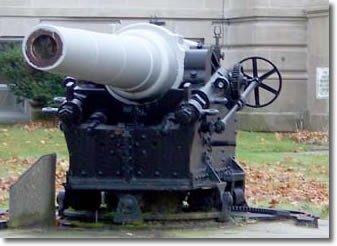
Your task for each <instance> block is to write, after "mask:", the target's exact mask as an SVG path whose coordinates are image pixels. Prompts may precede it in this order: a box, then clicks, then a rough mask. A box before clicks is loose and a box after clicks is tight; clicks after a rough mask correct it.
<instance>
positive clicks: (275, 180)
mask: <svg viewBox="0 0 337 246" xmlns="http://www.w3.org/2000/svg"><path fill="white" fill-rule="evenodd" d="M237 143H238V146H237V157H236V158H237V159H238V160H239V162H240V163H241V164H242V166H243V168H244V169H245V171H246V197H247V201H248V203H249V205H252V206H255V205H257V206H264V207H270V206H272V207H278V208H291V209H301V210H303V209H304V210H306V211H310V212H313V213H315V214H318V215H321V216H322V217H324V216H326V215H327V214H328V211H329V196H328V192H329V190H328V186H329V155H328V153H327V152H317V153H316V152H312V153H309V154H308V152H309V151H311V150H312V149H315V148H317V147H320V148H321V147H322V146H315V145H309V144H304V143H298V142H295V141H293V140H291V139H290V138H289V137H287V136H284V135H282V134H279V133H256V132H243V131H240V132H239V133H238V139H237ZM325 148H326V149H327V148H328V146H327V145H325ZM48 153H56V154H57V156H58V159H59V160H61V162H62V163H61V164H62V165H61V166H63V169H62V170H61V171H62V172H64V170H65V168H64V165H63V164H64V163H65V162H67V161H66V160H67V148H66V144H65V140H64V137H63V134H62V132H61V131H59V130H58V129H56V128H50V127H36V126H31V125H14V126H9V125H0V208H1V207H8V193H7V192H8V188H9V185H10V184H11V183H12V182H14V181H15V177H18V176H19V175H20V174H21V173H22V172H23V171H24V170H26V169H27V168H28V167H29V166H30V165H31V163H32V162H33V161H34V160H36V159H37V158H38V157H39V156H41V155H44V154H48ZM58 164H60V162H59V163H58ZM58 166H60V165H58ZM61 171H60V170H59V172H61ZM62 175H63V174H62ZM62 175H61V174H59V176H60V177H64V175H63V176H62Z"/></svg>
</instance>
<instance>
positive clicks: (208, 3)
mask: <svg viewBox="0 0 337 246" xmlns="http://www.w3.org/2000/svg"><path fill="white" fill-rule="evenodd" d="M151 19H152V20H153V19H157V20H160V21H163V22H164V25H165V27H167V28H168V29H170V30H172V31H174V32H177V33H180V34H182V35H183V36H184V37H185V38H190V39H193V40H198V41H202V42H204V43H208V44H210V43H213V42H214V39H213V28H214V26H215V25H216V26H220V28H221V30H222V32H223V37H222V40H221V44H222V48H223V51H224V54H225V60H224V62H223V65H224V66H225V67H230V66H232V65H233V64H234V63H236V62H238V61H240V60H242V59H243V58H244V57H247V56H262V57H265V58H267V59H269V60H271V61H272V62H273V63H275V65H276V66H277V67H278V68H279V69H280V72H281V74H282V77H283V90H282V92H281V95H280V97H279V99H278V100H277V101H276V102H275V103H273V104H271V105H270V106H268V107H265V108H262V109H258V110H255V109H254V110H251V109H249V108H248V109H245V110H244V111H242V112H240V117H239V122H240V127H241V129H246V130H263V131H274V130H277V131H292V130H296V129H328V127H329V109H328V107H329V95H328V94H329V93H328V86H329V2H328V0H297V1H292V0H185V1H178V0H118V1H113V0H97V1H91V0H73V1H68V0H58V1H52V0H1V1H0V45H1V43H4V42H5V43H6V42H9V41H17V40H21V39H22V38H23V36H24V35H25V33H26V32H27V31H28V30H29V29H30V28H31V27H32V26H34V25H36V24H38V23H40V22H44V23H53V24H56V25H63V26H68V27H78V28H84V29H88V30H94V31H98V32H106V33H111V32H113V31H115V30H117V29H118V28H120V27H121V26H123V25H127V24H130V23H135V22H149V20H151ZM0 47H1V46H0ZM0 80H1V78H0ZM16 101H17V100H16V99H15V97H14V96H12V95H10V93H8V91H6V87H5V85H1V84H0V122H1V121H2V122H4V121H11V120H13V119H14V120H15V121H18V120H27V119H28V118H29V107H27V105H25V103H20V104H17V103H16Z"/></svg>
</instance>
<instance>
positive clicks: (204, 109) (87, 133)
mask: <svg viewBox="0 0 337 246" xmlns="http://www.w3.org/2000/svg"><path fill="white" fill-rule="evenodd" d="M217 34H218V33H217ZM216 36H217V35H216ZM220 51H221V49H220V47H219V46H217V47H213V46H207V45H203V44H197V43H195V42H192V41H188V40H185V39H183V38H182V37H181V36H179V35H177V34H174V33H172V32H170V31H168V30H167V29H165V28H163V27H159V26H155V25H151V24H135V25H130V26H127V27H124V28H122V29H121V30H119V31H118V32H116V33H114V34H100V33H94V32H88V31H83V30H78V29H70V28H63V27H57V26H50V25H38V26H37V27H35V28H34V29H33V30H32V32H31V33H30V34H29V35H27V36H26V38H25V41H24V43H23V53H24V56H25V59H26V60H27V62H28V63H29V64H30V65H31V66H33V67H34V68H36V69H40V70H43V71H48V72H53V73H61V74H65V75H67V76H71V77H67V78H66V79H65V80H64V85H65V87H66V90H67V96H66V97H65V98H56V101H57V102H59V103H60V106H59V108H58V109H51V108H47V109H44V110H45V111H46V112H51V113H56V114H57V115H58V116H59V118H60V121H61V122H60V123H61V124H60V126H61V130H62V131H63V132H64V135H65V138H66V142H67V146H68V151H69V158H70V167H69V170H68V173H67V180H66V182H65V184H64V187H65V193H62V194H60V196H59V202H60V211H59V212H60V214H63V213H64V212H65V209H67V208H68V207H72V208H74V209H76V210H91V211H95V210H99V209H100V208H101V205H102V201H103V203H104V204H106V205H107V207H108V208H109V209H110V210H113V211H116V216H115V217H114V221H115V222H116V223H128V222H130V221H134V220H137V219H140V218H143V219H144V218H145V215H144V214H145V213H146V212H148V211H151V212H153V213H163V212H165V211H166V210H169V211H175V212H184V213H188V212H194V211H210V210H215V211H218V213H216V216H215V217H216V218H217V219H218V220H228V216H229V214H230V211H231V209H232V208H233V206H241V207H242V206H246V205H247V204H246V201H245V196H244V191H245V174H244V171H243V170H242V168H241V167H240V165H239V164H238V162H237V161H236V159H235V147H236V124H237V120H236V112H237V111H239V110H241V109H242V108H243V107H245V106H249V107H254V108H259V107H264V106H267V105H269V104H270V103H271V102H273V101H274V100H275V99H276V98H277V97H278V95H279V93H280V91H281V87H282V86H281V85H282V79H281V75H280V73H279V71H278V69H277V68H276V66H275V65H274V64H273V63H271V62H270V61H268V60H266V59H264V58H261V57H249V58H246V59H244V60H242V61H241V62H239V63H237V64H235V65H234V66H233V68H230V69H228V70H227V69H224V68H223V67H221V66H220V60H219V59H220V58H221V57H222V55H221V54H220ZM261 64H262V65H263V67H264V72H263V73H261V71H259V69H258V66H259V65H261ZM268 66H269V68H268ZM270 78H272V79H273V85H271V84H269V80H270ZM275 82H276V86H275ZM261 90H262V91H263V93H262V92H261ZM250 94H253V98H252V100H251V99H249V95H250ZM268 94H269V95H268ZM262 95H263V96H262ZM249 100H251V101H249ZM168 199H169V202H168ZM153 208H155V209H154V210H155V211H153ZM143 212H144V213H143Z"/></svg>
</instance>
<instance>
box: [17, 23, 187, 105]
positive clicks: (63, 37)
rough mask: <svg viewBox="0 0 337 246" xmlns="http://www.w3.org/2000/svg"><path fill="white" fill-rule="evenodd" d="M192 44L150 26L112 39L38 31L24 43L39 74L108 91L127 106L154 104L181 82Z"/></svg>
mask: <svg viewBox="0 0 337 246" xmlns="http://www.w3.org/2000/svg"><path fill="white" fill-rule="evenodd" d="M189 44H191V43H189V41H187V40H184V39H183V38H182V37H181V36H180V35H177V34H174V33H172V32H170V31H169V30H167V29H165V28H163V27H159V26H155V25H152V24H147V23H140V24H133V25H129V26H126V27H124V28H122V29H120V30H119V31H117V32H115V33H113V34H106V33H97V32H91V31H85V30H80V29H72V28H65V27H60V26H54V25H49V24H40V25H37V26H35V27H34V28H33V29H32V30H31V32H30V33H29V34H28V35H26V37H25V39H24V42H23V54H24V57H25V60H26V61H27V62H28V64H29V65H30V66H32V67H34V68H35V69H38V70H42V71H47V72H52V73H57V74H63V75H67V76H72V77H76V78H77V79H80V80H86V81H92V82H95V83H98V84H103V85H106V87H107V88H108V90H109V92H110V93H111V94H113V95H115V96H117V97H118V98H119V99H121V100H124V101H128V102H130V101H132V102H135V101H144V100H145V101H146V100H152V99H154V98H156V97H158V96H160V95H162V94H164V93H165V92H166V91H167V90H169V89H170V88H177V87H178V86H179V85H180V83H181V81H182V78H183V72H184V56H185V51H186V50H187V49H189Z"/></svg>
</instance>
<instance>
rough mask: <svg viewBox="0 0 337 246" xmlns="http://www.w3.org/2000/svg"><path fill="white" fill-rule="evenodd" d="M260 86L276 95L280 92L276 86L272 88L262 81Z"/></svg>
mask: <svg viewBox="0 0 337 246" xmlns="http://www.w3.org/2000/svg"><path fill="white" fill-rule="evenodd" d="M259 87H261V88H263V89H265V90H267V91H269V92H271V93H273V94H274V95H277V94H278V91H277V90H275V89H274V88H271V87H270V86H269V85H266V84H263V83H260V84H259Z"/></svg>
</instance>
